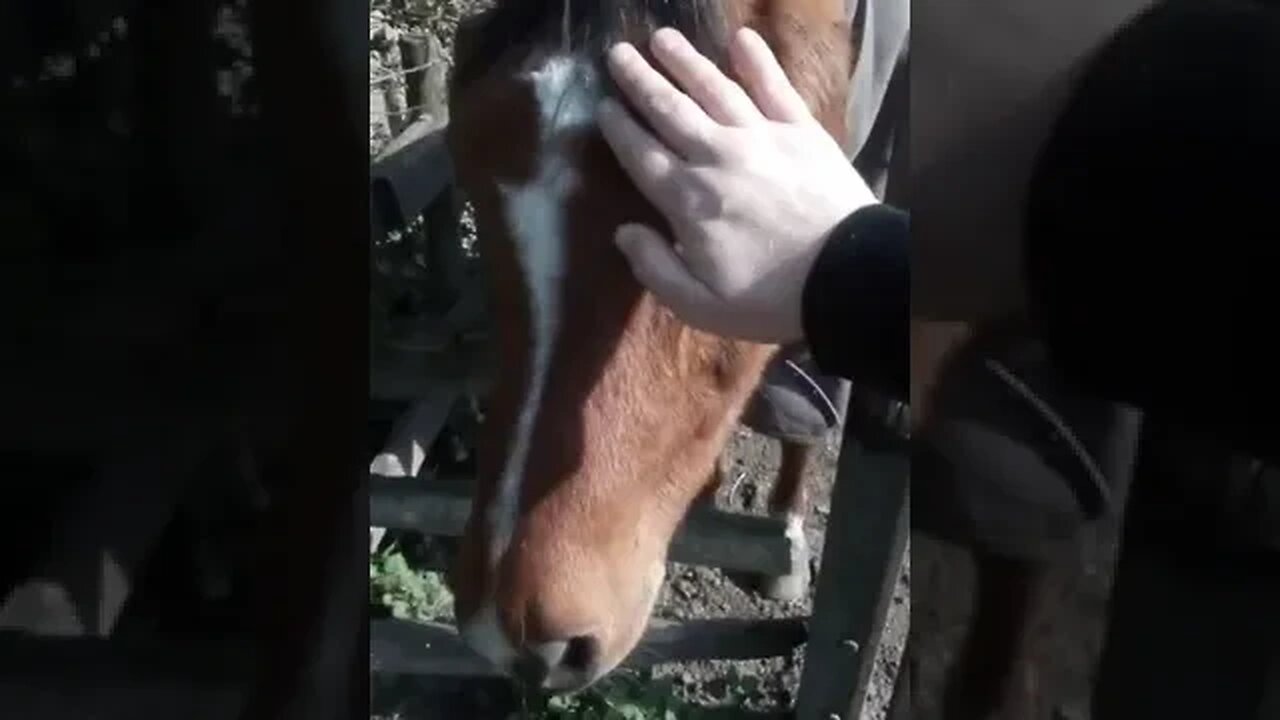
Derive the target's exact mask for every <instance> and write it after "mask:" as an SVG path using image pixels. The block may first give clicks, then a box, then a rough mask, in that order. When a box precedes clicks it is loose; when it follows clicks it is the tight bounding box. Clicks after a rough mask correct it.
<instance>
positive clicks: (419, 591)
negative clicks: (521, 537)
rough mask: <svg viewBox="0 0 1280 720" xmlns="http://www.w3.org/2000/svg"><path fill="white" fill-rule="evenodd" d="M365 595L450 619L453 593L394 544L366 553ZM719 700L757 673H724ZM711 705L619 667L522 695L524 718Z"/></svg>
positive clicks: (736, 693) (398, 613)
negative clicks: (587, 683) (580, 685)
mask: <svg viewBox="0 0 1280 720" xmlns="http://www.w3.org/2000/svg"><path fill="white" fill-rule="evenodd" d="M369 600H370V603H371V604H372V605H373V606H375V607H381V608H384V609H385V610H386V611H387V612H389V613H390V614H391V616H392V617H394V618H397V619H400V620H410V621H418V622H424V621H451V620H452V619H453V595H452V594H451V593H450V592H449V589H448V588H447V587H445V584H444V579H443V578H442V577H441V576H440V573H436V572H428V571H425V570H419V569H417V568H414V567H413V566H412V565H410V563H409V561H408V560H407V559H406V558H405V556H404V555H403V554H402V553H401V552H400V551H399V550H398V549H397V548H395V547H391V548H388V549H387V550H384V551H382V552H379V553H377V554H376V555H371V556H370V557H369ZM728 680H729V687H730V694H729V697H728V698H727V702H726V703H725V705H728V706H735V705H741V703H742V702H743V701H744V700H746V699H747V698H749V697H751V696H752V695H753V694H754V693H755V691H756V685H757V682H758V681H757V679H756V678H754V677H750V676H736V677H731V678H728ZM713 713H714V711H713V710H712V709H710V708H704V707H701V706H698V705H695V704H693V703H690V702H687V701H685V700H683V699H682V698H681V697H680V696H679V693H677V692H676V688H675V686H674V683H673V681H672V680H671V679H670V678H654V677H653V676H652V674H651V673H649V672H637V671H627V670H619V671H615V672H614V673H613V674H611V675H610V676H609V677H607V678H605V679H604V680H602V681H600V682H599V683H597V684H596V685H594V686H592V687H591V688H589V689H587V690H585V691H583V692H580V693H576V694H572V695H550V694H546V693H531V694H530V695H528V696H527V697H526V699H525V712H524V713H523V714H522V716H521V717H523V718H528V720H701V719H702V718H708V717H711V716H712V715H713Z"/></svg>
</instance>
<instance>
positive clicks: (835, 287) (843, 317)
mask: <svg viewBox="0 0 1280 720" xmlns="http://www.w3.org/2000/svg"><path fill="white" fill-rule="evenodd" d="M908 237H909V218H908V215H907V213H905V212H903V211H901V210H898V209H896V208H892V207H890V206H888V205H871V206H868V207H864V208H862V209H860V210H858V211H856V212H854V213H853V214H851V215H849V217H847V218H845V219H844V220H843V221H842V222H841V223H840V224H839V225H837V226H836V227H835V228H834V229H833V230H832V231H831V234H830V235H829V236H828V237H827V241H826V243H825V244H824V245H823V248H822V250H821V251H820V252H819V253H818V257H817V259H816V260H815V261H814V264H813V268H812V269H811V270H810V271H809V277H808V280H807V281H806V282H805V286H804V291H803V294H802V296H801V322H802V324H803V328H804V332H805V339H806V340H807V342H808V343H809V348H810V350H811V351H812V353H813V358H814V360H815V361H816V362H817V364H818V366H819V367H820V368H821V369H822V371H823V372H825V373H828V374H831V375H838V376H840V377H846V378H852V379H856V380H857V381H858V382H862V383H866V384H868V385H871V386H874V387H876V388H877V389H879V390H880V391H882V392H885V393H888V394H890V395H892V396H894V397H897V398H901V399H905V398H906V397H907V391H908V387H909V382H910V380H909V374H910V371H909V369H908V360H909V357H910V356H909V352H910V347H909V344H910V341H909V340H908V332H909V330H908V326H909V322H910V307H911V306H910V302H911V299H910V298H911V269H910V268H911V265H910V249H909V245H908V240H907V239H908Z"/></svg>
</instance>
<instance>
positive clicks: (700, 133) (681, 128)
mask: <svg viewBox="0 0 1280 720" xmlns="http://www.w3.org/2000/svg"><path fill="white" fill-rule="evenodd" d="M608 64H609V71H610V73H611V74H612V75H613V78H614V80H615V81H616V82H617V83H618V87H619V88H620V89H621V90H622V92H623V94H624V95H626V97H627V99H628V100H630V101H631V103H632V104H633V105H634V106H635V108H636V111H637V112H639V113H640V116H641V117H643V118H644V119H645V120H646V121H647V122H648V123H649V125H650V126H651V127H653V130H654V132H655V133H657V135H658V137H660V138H662V140H663V141H665V142H666V143H667V145H669V146H670V147H671V149H673V150H675V151H676V152H677V153H679V154H680V155H681V156H682V157H684V158H686V159H688V160H701V159H705V158H707V157H710V156H713V155H714V154H715V148H714V146H713V144H712V142H711V140H710V137H711V135H712V131H713V130H714V128H715V121H713V120H712V119H711V117H710V116H709V115H707V113H706V112H704V111H703V109H702V108H701V107H699V106H698V103H696V102H694V101H693V98H691V97H689V96H688V95H686V94H684V93H683V92H680V90H679V89H678V88H676V86H674V85H672V84H671V82H670V81H669V80H667V79H666V78H665V77H663V75H662V73H660V72H658V71H657V70H655V69H654V68H653V66H652V65H650V64H649V63H648V61H646V60H645V59H644V58H643V57H641V55H640V52H639V51H637V50H636V49H635V47H634V46H632V45H631V44H629V43H620V44H618V45H615V46H613V47H612V48H611V49H610V50H609V60H608Z"/></svg>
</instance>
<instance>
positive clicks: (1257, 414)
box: [1026, 2, 1280, 454]
mask: <svg viewBox="0 0 1280 720" xmlns="http://www.w3.org/2000/svg"><path fill="white" fill-rule="evenodd" d="M1238 10H1239V11H1238V12H1235V13H1234V14H1233V13H1229V12H1226V13H1224V12H1223V11H1222V10H1221V9H1216V10H1215V7H1214V4H1212V3H1205V4H1203V5H1201V4H1197V3H1189V2H1183V3H1180V4H1170V5H1168V6H1166V7H1163V8H1161V9H1160V10H1158V11H1156V12H1153V13H1151V14H1150V15H1148V16H1146V17H1144V18H1143V19H1142V20H1141V21H1140V22H1138V23H1135V24H1134V25H1132V26H1130V27H1129V28H1127V29H1125V30H1123V31H1121V32H1120V33H1119V34H1117V35H1116V37H1115V38H1114V40H1113V41H1112V42H1111V43H1110V44H1109V46H1108V47H1107V48H1106V49H1104V50H1103V51H1102V52H1100V53H1099V54H1098V55H1097V56H1096V57H1095V58H1094V59H1093V61H1092V62H1091V65H1090V67H1089V68H1088V69H1087V70H1086V72H1085V73H1084V74H1083V75H1082V77H1081V79H1080V81H1079V84H1078V86H1077V89H1076V92H1075V94H1074V96H1073V97H1072V99H1071V102H1070V103H1069V104H1068V106H1067V109H1066V110H1065V111H1064V112H1063V114H1062V115H1061V116H1060V118H1059V121H1058V123H1057V126H1056V127H1055V129H1054V132H1053V133H1052V134H1051V136H1050V138H1049V141H1048V143H1047V144H1046V147H1045V151H1044V153H1043V154H1042V157H1041V159H1040V162H1039V163H1038V166H1037V168H1036V171H1035V173H1034V175H1033V181H1032V184H1031V187H1030V196H1029V198H1028V211H1027V222H1028V224H1027V243H1028V244H1027V260H1028V262H1027V265H1026V267H1027V273H1028V276H1027V281H1028V282H1027V285H1028V290H1029V296H1030V300H1031V309H1032V311H1033V313H1032V315H1033V318H1034V319H1035V320H1036V321H1037V322H1038V323H1039V324H1040V325H1041V326H1042V327H1043V328H1044V330H1045V333H1046V340H1047V342H1048V345H1049V349H1050V354H1051V358H1052V360H1053V362H1054V363H1055V364H1056V365H1057V366H1058V368H1059V370H1060V371H1061V372H1062V373H1063V374H1064V375H1065V376H1067V377H1068V378H1070V379H1072V380H1074V381H1075V382H1077V383H1079V384H1080V385H1081V386H1082V387H1083V388H1086V389H1089V390H1092V391H1093V392H1096V393H1100V394H1103V395H1104V396H1106V397H1110V398H1113V399H1115V400H1119V401H1123V402H1127V403H1130V404H1133V405H1135V406H1137V407H1139V408H1141V409H1142V410H1144V411H1146V412H1148V413H1150V414H1159V415H1163V416H1164V417H1167V418H1172V419H1175V420H1179V421H1181V422H1183V423H1185V424H1187V425H1189V426H1192V427H1199V428H1201V429H1203V430H1205V431H1207V432H1210V433H1212V434H1216V435H1218V436H1220V437H1222V438H1223V439H1224V440H1225V441H1227V442H1229V443H1231V444H1232V445H1235V446H1237V447H1240V448H1241V449H1251V450H1253V451H1255V452H1257V453H1259V454H1266V453H1267V451H1268V450H1269V449H1270V450H1274V447H1275V445H1276V442H1277V438H1278V437H1280V422H1278V421H1277V420H1276V419H1275V408H1276V407H1277V406H1280V381H1278V378H1280V344H1278V343H1277V340H1276V338H1275V337H1274V332H1275V328H1276V326H1277V322H1276V316H1277V309H1278V308H1280V304H1278V303H1277V302H1276V290H1275V288H1276V286H1277V284H1278V283H1280V279H1278V278H1280V263H1277V255H1276V253H1275V252H1274V247H1273V246H1274V244H1275V241H1276V233H1277V228H1280V225H1277V221H1276V215H1275V208H1276V195H1275V193H1274V187H1275V186H1274V183H1273V181H1271V180H1269V179H1268V177H1269V174H1270V173H1272V172H1273V170H1272V168H1274V167H1275V166H1276V164H1277V163H1280V152H1278V150H1280V147H1278V146H1277V145H1276V143H1275V141H1274V139H1273V136H1274V133H1275V128H1276V127H1280V104H1278V103H1276V102H1275V99H1274V97H1273V96H1271V95H1269V94H1268V93H1269V92H1270V91H1269V90H1268V88H1274V87H1276V84H1275V83H1276V80H1277V79H1280V76H1278V75H1277V73H1280V42H1278V40H1280V17H1278V16H1277V15H1276V14H1275V13H1274V12H1270V13H1269V12H1267V11H1264V10H1263V9H1261V8H1257V9H1250V8H1249V7H1248V6H1243V5H1241V6H1238ZM1192 43H1194V44H1198V48H1197V50H1196V54H1197V57H1200V58H1202V60H1200V61H1199V62H1202V63H1207V65H1206V67H1212V68H1213V71H1212V72H1202V73H1191V72H1187V71H1186V69H1185V67H1186V66H1185V65H1183V64H1182V62H1181V60H1180V59H1179V58H1181V57H1183V56H1184V55H1185V48H1186V47H1188V46H1189V44H1192ZM1259 72H1262V73H1264V74H1263V75H1262V76H1259V75H1258V73H1259ZM1267 77H1269V78H1270V81H1268V80H1266V79H1265V78H1267Z"/></svg>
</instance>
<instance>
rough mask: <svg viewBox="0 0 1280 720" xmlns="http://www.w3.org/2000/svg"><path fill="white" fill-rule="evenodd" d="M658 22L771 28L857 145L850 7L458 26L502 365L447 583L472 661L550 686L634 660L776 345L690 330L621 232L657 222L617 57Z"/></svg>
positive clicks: (779, 3) (613, 8) (733, 8)
mask: <svg viewBox="0 0 1280 720" xmlns="http://www.w3.org/2000/svg"><path fill="white" fill-rule="evenodd" d="M661 26H671V27H675V28H677V29H679V30H681V31H682V32H683V33H684V34H685V35H686V36H688V37H689V38H690V39H691V40H692V41H693V42H694V44H695V46H697V47H698V48H699V49H700V50H702V51H703V52H704V53H705V54H708V55H710V56H711V57H713V58H716V59H717V60H722V59H723V58H724V56H725V49H726V47H727V42H728V38H729V37H730V35H731V33H732V32H733V31H735V30H737V29H738V28H740V27H743V26H749V27H752V28H754V29H756V30H758V31H759V32H760V33H761V34H762V35H763V36H764V38H765V39H766V40H767V41H768V42H769V43H770V45H771V46H772V47H773V49H774V51H775V52H776V53H777V54H778V56H779V59H780V61H781V63H782V65H783V67H784V69H785V70H786V72H787V74H788V76H789V77H790V78H791V80H792V81H793V82H794V83H795V84H796V86H797V88H798V89H799V91H800V93H801V95H802V96H803V97H804V98H805V100H806V101H807V102H808V103H809V106H810V107H811V108H812V110H813V111H814V113H815V115H816V116H817V118H818V119H819V121H820V122H821V123H822V124H823V126H824V127H825V128H826V129H827V130H828V131H829V132H830V133H831V134H832V135H833V136H834V137H836V138H838V139H842V140H843V138H845V137H846V136H847V133H846V128H845V107H846V93H847V88H848V85H849V77H850V74H851V69H852V63H853V57H854V53H853V52H852V50H853V48H852V41H851V38H852V34H851V33H850V29H849V25H848V22H847V21H846V19H845V14H844V2H843V1H842V0H688V1H687V2H667V1H665V0H595V1H590V2H589V1H586V0H562V1H559V2H528V1H519V0H517V1H514V2H505V3H499V4H498V6H497V7H496V8H494V9H493V10H491V11H490V12H488V13H485V14H484V15H481V16H479V17H477V18H475V19H473V21H472V22H471V23H470V24H468V25H466V26H464V27H463V28H462V29H461V30H460V32H459V35H458V41H457V64H456V66H455V73H454V77H453V85H452V88H451V97H450V117H451V122H450V130H449V138H448V141H449V147H450V151H451V153H452V157H453V159H454V164H455V171H456V176H457V178H458V180H459V183H460V185H461V187H462V189H463V190H464V191H465V193H466V194H467V195H468V196H469V197H470V199H471V201H472V203H473V205H474V207H475V210H476V220H477V226H478V229H479V233H480V235H481V237H482V238H483V239H482V244H483V248H482V254H483V255H484V260H485V262H486V264H487V275H488V279H489V282H490V283H491V301H492V308H493V317H494V323H495V327H496V349H497V352H498V353H499V358H500V361H499V369H498V373H497V380H496V385H495V386H494V388H493V391H492V395H491V396H490V407H489V412H488V416H487V418H486V424H485V428H484V434H483V436H482V438H481V441H480V443H481V444H480V448H479V450H480V459H479V473H478V487H477V492H476V497H475V503H474V509H473V511H472V515H471V517H470V519H469V522H468V524H467V527H466V531H465V534H464V536H463V538H462V542H461V545H460V547H459V554H458V558H457V560H456V563H455V565H454V568H453V571H452V572H451V580H450V582H451V584H452V586H453V588H454V590H455V593H456V596H457V615H458V620H459V626H460V630H461V632H462V634H463V636H464V637H465V638H466V639H467V641H468V642H469V643H470V644H471V646H472V647H473V648H475V649H476V650H477V651H479V652H480V653H481V654H483V655H484V656H486V657H488V658H489V659H490V660H491V661H492V662H493V663H494V664H495V665H497V666H498V667H501V668H503V669H506V670H508V671H509V672H511V673H513V674H515V675H517V676H518V677H520V678H522V679H523V680H525V681H526V682H527V683H529V684H533V685H541V686H542V687H546V688H549V689H556V690H565V689H574V688H581V687H584V686H586V685H588V684H590V683H592V682H594V681H595V680H596V679H598V678H600V677H601V676H602V675H604V674H605V673H607V672H608V671H609V670H611V669H612V668H614V667H616V666H617V665H618V664H619V663H620V662H621V661H622V660H623V659H624V658H625V657H626V655H627V654H628V653H629V652H630V651H631V650H632V649H633V648H634V647H635V645H636V644H637V642H638V641H639V639H640V636H641V634H642V633H643V631H644V629H645V626H646V623H647V620H648V618H649V614H650V612H651V610H652V608H653V605H654V602H655V600H656V598H657V594H658V591H659V588H660V586H661V583H662V581H663V578H664V575H665V562H666V557H667V549H668V545H669V544H670V541H671V538H672V536H673V534H674V532H675V530H676V528H677V526H678V524H679V523H680V521H681V519H682V518H683V517H684V515H685V513H686V512H687V511H688V509H689V507H690V506H691V504H692V503H693V502H694V501H695V499H697V498H698V497H699V496H700V495H701V494H703V493H704V492H706V491H707V490H708V488H709V487H710V484H711V482H712V481H713V480H712V479H713V478H714V477H715V472H714V468H715V464H716V460H717V457H718V456H719V454H720V452H721V451H722V449H723V447H724V445H725V443H726V441H727V439H728V436H729V433H730V432H731V430H732V429H733V427H734V425H735V423H736V421H737V419H738V417H739V415H740V414H741V413H742V411H743V408H744V407H745V406H746V404H747V402H748V401H749V400H750V398H751V396H752V392H753V390H754V389H755V388H756V386H757V384H758V383H759V381H760V378H761V375H762V373H763V371H764V369H765V367H766V365H767V364H768V363H769V361H770V359H771V358H772V357H773V356H774V354H775V352H776V350H777V348H775V347H773V346H767V345H758V344H753V343H745V342H737V341H731V340H727V339H724V338H720V337H716V336H713V335H709V334H707V333H703V332H699V331H697V330H694V329H692V328H690V327H688V326H687V325H685V324H683V323H682V322H680V321H679V320H677V319H676V318H675V317H674V316H673V315H672V314H671V313H670V312H669V311H667V310H666V309H665V308H663V307H662V306H660V305H659V304H658V303H657V302H656V301H655V300H654V299H653V297H652V296H650V295H648V294H647V293H645V292H643V291H642V289H641V288H640V286H639V285H638V284H637V283H636V281H635V280H634V279H633V278H632V276H631V274H630V271H629V269H628V268H627V266H626V264H625V262H624V260H623V258H622V257H621V255H620V254H619V253H618V252H617V251H616V249H615V248H614V247H613V245H612V242H611V237H612V234H613V231H614V229H615V228H616V227H618V226H619V225H620V224H622V223H624V222H644V223H648V224H651V225H653V226H656V227H663V222H662V220H661V218H660V216H659V214H658V212H657V211H656V209H655V208H654V207H653V206H652V205H650V204H649V203H648V201H647V200H645V199H644V198H643V197H642V196H641V194H640V193H639V191H638V190H637V189H636V188H635V187H634V186H633V185H632V184H631V183H630V181H629V180H628V179H627V178H626V176H625V175H624V174H623V172H622V170H621V168H620V167H619V166H618V165H617V164H616V161H615V160H614V158H613V156H612V153H611V152H610V151H609V149H608V147H607V146H606V145H605V143H604V141H603V139H602V137H601V136H600V134H599V132H598V130H597V129H596V127H595V124H594V111H595V107H596V105H597V103H598V102H599V101H600V100H601V99H602V98H603V97H605V96H606V95H609V94H611V93H614V92H615V90H614V88H613V86H612V84H611V83H610V82H609V80H608V76H607V72H606V70H605V68H604V66H603V58H604V54H605V51H606V49H607V48H608V47H609V46H610V45H611V44H612V43H613V42H615V41H620V40H627V41H630V42H632V43H633V44H635V45H636V46H637V47H638V48H640V49H641V51H642V52H647V40H648V38H649V36H650V34H651V33H652V31H653V30H654V29H656V28H657V27H661ZM793 474H794V473H793ZM797 480H798V475H797ZM791 492H792V494H797V493H796V491H794V490H792V491H791Z"/></svg>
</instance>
